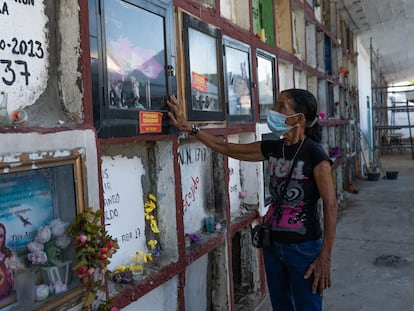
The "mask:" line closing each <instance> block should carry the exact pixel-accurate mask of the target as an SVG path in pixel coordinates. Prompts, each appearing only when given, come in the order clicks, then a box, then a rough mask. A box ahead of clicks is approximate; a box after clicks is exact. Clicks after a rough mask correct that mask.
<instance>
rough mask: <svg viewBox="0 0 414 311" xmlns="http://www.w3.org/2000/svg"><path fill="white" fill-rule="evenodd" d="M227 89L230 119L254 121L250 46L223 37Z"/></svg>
mask: <svg viewBox="0 0 414 311" xmlns="http://www.w3.org/2000/svg"><path fill="white" fill-rule="evenodd" d="M223 46H224V55H225V56H224V69H225V85H226V87H225V90H226V102H227V110H228V112H227V113H228V118H229V120H230V121H242V122H243V121H253V120H254V118H253V105H252V83H251V55H250V54H251V53H250V46H248V45H246V44H243V43H241V42H239V41H236V40H234V39H231V38H229V37H223Z"/></svg>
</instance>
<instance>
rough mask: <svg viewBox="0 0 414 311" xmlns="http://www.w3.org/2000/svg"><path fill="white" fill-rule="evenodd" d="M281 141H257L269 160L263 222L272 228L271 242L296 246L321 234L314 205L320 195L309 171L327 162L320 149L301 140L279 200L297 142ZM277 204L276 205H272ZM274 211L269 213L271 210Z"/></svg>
mask: <svg viewBox="0 0 414 311" xmlns="http://www.w3.org/2000/svg"><path fill="white" fill-rule="evenodd" d="M282 144H283V140H268V141H262V142H261V150H262V153H263V156H264V157H265V158H266V159H268V161H269V170H270V172H269V175H270V182H269V190H270V193H271V195H272V203H271V206H270V208H269V210H268V211H267V213H266V216H265V220H266V221H270V223H271V225H272V237H273V239H274V240H276V241H279V242H284V243H300V242H304V241H310V240H316V239H318V238H320V236H321V234H322V229H321V223H320V216H319V213H318V210H317V203H318V200H319V198H320V194H319V191H318V188H317V185H316V180H315V178H314V175H313V169H314V168H315V166H317V165H318V164H319V163H320V162H321V161H325V160H327V161H331V160H330V158H329V157H328V154H327V153H326V152H325V150H323V148H322V146H321V145H320V144H318V143H317V142H315V141H314V140H312V139H309V138H307V139H305V141H304V142H303V145H302V147H301V148H300V149H299V151H298V153H297V155H296V164H295V168H294V171H293V173H292V177H291V179H290V182H289V185H288V188H287V191H286V193H285V195H284V197H282V198H281V193H282V191H281V190H282V189H283V188H284V186H285V183H286V180H287V179H288V177H289V169H290V166H291V165H292V162H293V157H294V155H295V153H296V152H297V150H298V148H299V146H300V145H301V142H299V143H297V144H294V145H290V146H285V148H284V150H285V159H284V158H283V152H282ZM276 202H280V203H276ZM274 209H276V211H275V212H274V213H273V210H274Z"/></svg>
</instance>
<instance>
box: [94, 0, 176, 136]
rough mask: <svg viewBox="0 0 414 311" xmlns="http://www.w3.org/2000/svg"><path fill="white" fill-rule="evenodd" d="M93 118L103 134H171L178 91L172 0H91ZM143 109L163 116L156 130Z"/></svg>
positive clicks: (100, 133) (101, 134)
mask: <svg viewBox="0 0 414 311" xmlns="http://www.w3.org/2000/svg"><path fill="white" fill-rule="evenodd" d="M89 5H90V6H91V7H90V9H91V10H90V42H91V65H92V67H91V69H92V91H93V94H92V95H93V101H94V122H95V127H96V128H97V130H98V135H99V137H100V138H111V137H130V136H138V135H142V134H169V133H170V130H171V128H170V125H171V123H170V121H169V118H168V116H167V113H166V112H167V111H168V109H169V108H168V106H167V104H166V100H167V96H168V95H170V94H175V93H176V80H175V68H174V66H175V56H174V51H173V45H172V42H173V38H174V31H173V29H174V26H173V8H172V1H169V2H167V1H161V0H154V1H146V0H136V1H124V0H111V1H98V0H90V1H89ZM141 111H149V112H158V113H159V115H160V116H161V120H160V122H157V125H156V128H157V130H156V131H152V130H151V128H149V127H146V126H144V128H145V130H144V131H142V127H141V125H142V123H145V119H142V118H141V116H142V114H140V112H141Z"/></svg>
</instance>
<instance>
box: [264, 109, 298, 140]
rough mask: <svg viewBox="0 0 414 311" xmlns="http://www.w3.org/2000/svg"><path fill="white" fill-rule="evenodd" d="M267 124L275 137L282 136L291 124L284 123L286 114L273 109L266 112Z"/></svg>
mask: <svg viewBox="0 0 414 311" xmlns="http://www.w3.org/2000/svg"><path fill="white" fill-rule="evenodd" d="M267 126H268V127H269V129H270V130H271V131H272V133H273V134H275V135H276V136H277V137H280V138H282V136H283V134H285V133H286V132H287V131H289V130H290V129H291V128H293V126H290V125H287V124H286V116H285V115H284V114H282V113H279V112H277V111H274V110H269V112H268V114H267Z"/></svg>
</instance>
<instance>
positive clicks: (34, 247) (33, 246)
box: [27, 241, 45, 253]
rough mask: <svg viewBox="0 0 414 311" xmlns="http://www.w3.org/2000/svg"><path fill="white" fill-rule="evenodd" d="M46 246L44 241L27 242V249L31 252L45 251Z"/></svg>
mask: <svg viewBox="0 0 414 311" xmlns="http://www.w3.org/2000/svg"><path fill="white" fill-rule="evenodd" d="M44 248H45V246H44V245H43V244H42V243H40V242H37V241H32V242H30V243H29V244H27V249H28V250H29V252H31V253H36V252H40V251H43V250H44Z"/></svg>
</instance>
